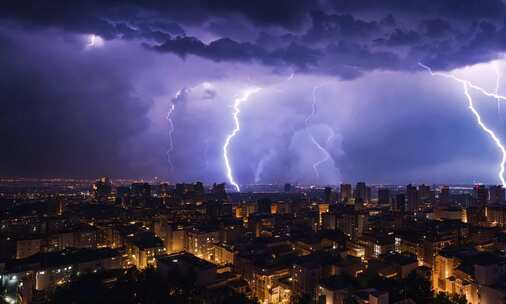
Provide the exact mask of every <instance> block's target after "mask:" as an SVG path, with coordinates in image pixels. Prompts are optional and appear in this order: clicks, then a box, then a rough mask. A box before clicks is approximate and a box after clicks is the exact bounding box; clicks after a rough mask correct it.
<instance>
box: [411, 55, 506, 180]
mask: <svg viewBox="0 0 506 304" xmlns="http://www.w3.org/2000/svg"><path fill="white" fill-rule="evenodd" d="M419 65H420V66H421V67H423V68H424V69H426V70H427V71H428V72H429V73H430V74H431V75H432V76H441V77H445V78H450V79H453V80H455V81H457V82H459V83H461V84H462V85H463V89H464V94H465V95H466V98H467V100H468V107H469V110H470V111H471V112H472V113H473V115H474V116H475V118H476V122H477V123H478V125H479V126H480V128H481V129H482V130H483V131H484V132H485V133H487V134H488V135H489V136H490V138H491V139H492V141H493V142H494V143H495V145H496V146H497V148H498V149H499V151H500V152H501V155H502V157H501V162H500V164H499V175H498V178H499V180H500V181H501V184H502V186H503V187H506V180H505V178H504V171H505V164H506V149H505V148H504V145H503V143H502V142H501V140H500V139H499V138H498V137H497V135H496V134H495V132H494V131H492V130H491V129H490V128H489V127H487V126H486V125H485V123H484V122H483V120H482V118H481V115H480V113H479V112H478V111H477V110H476V108H475V106H474V103H473V98H472V96H471V94H470V93H469V87H471V88H473V89H476V90H478V91H479V92H481V93H482V94H484V95H485V96H492V97H495V98H496V99H498V100H499V99H502V100H504V97H503V96H500V95H498V94H497V92H498V80H497V82H496V89H495V93H489V92H487V91H486V90H485V89H483V88H481V87H479V86H477V85H474V84H472V83H471V82H470V81H468V80H464V79H461V78H458V77H457V76H455V75H453V74H446V73H439V72H433V71H432V69H431V68H430V67H428V66H426V65H424V64H423V63H419ZM494 68H495V67H494ZM497 75H499V72H497ZM497 78H499V76H497Z"/></svg>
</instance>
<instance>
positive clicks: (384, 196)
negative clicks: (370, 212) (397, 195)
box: [378, 188, 391, 205]
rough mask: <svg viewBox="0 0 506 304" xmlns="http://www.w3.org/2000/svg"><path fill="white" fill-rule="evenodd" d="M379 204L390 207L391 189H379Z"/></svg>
mask: <svg viewBox="0 0 506 304" xmlns="http://www.w3.org/2000/svg"><path fill="white" fill-rule="evenodd" d="M378 203H379V204H380V205H390V203H391V198H390V189H387V188H380V189H378Z"/></svg>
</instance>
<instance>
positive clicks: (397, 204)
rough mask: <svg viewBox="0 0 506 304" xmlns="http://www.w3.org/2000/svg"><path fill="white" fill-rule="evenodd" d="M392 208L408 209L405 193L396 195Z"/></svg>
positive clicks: (396, 209) (397, 209) (398, 209)
mask: <svg viewBox="0 0 506 304" xmlns="http://www.w3.org/2000/svg"><path fill="white" fill-rule="evenodd" d="M392 210H394V211H401V212H404V211H406V195H405V194H404V193H399V194H397V195H396V196H395V200H394V204H393V206H392Z"/></svg>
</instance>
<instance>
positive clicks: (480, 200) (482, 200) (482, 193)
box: [473, 185, 488, 206]
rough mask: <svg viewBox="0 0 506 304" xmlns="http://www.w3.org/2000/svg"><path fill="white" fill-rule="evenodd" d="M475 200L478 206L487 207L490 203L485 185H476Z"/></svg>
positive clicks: (474, 190)
mask: <svg viewBox="0 0 506 304" xmlns="http://www.w3.org/2000/svg"><path fill="white" fill-rule="evenodd" d="M473 198H474V202H475V204H476V205H477V206H485V205H486V204H487V202H488V189H487V187H485V185H475V186H474V188H473Z"/></svg>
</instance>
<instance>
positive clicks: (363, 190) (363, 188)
mask: <svg viewBox="0 0 506 304" xmlns="http://www.w3.org/2000/svg"><path fill="white" fill-rule="evenodd" d="M354 197H355V201H357V200H361V201H362V202H367V201H368V200H369V198H368V197H367V185H366V184H365V183H364V182H358V183H357V185H356V186H355V193H354Z"/></svg>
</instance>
